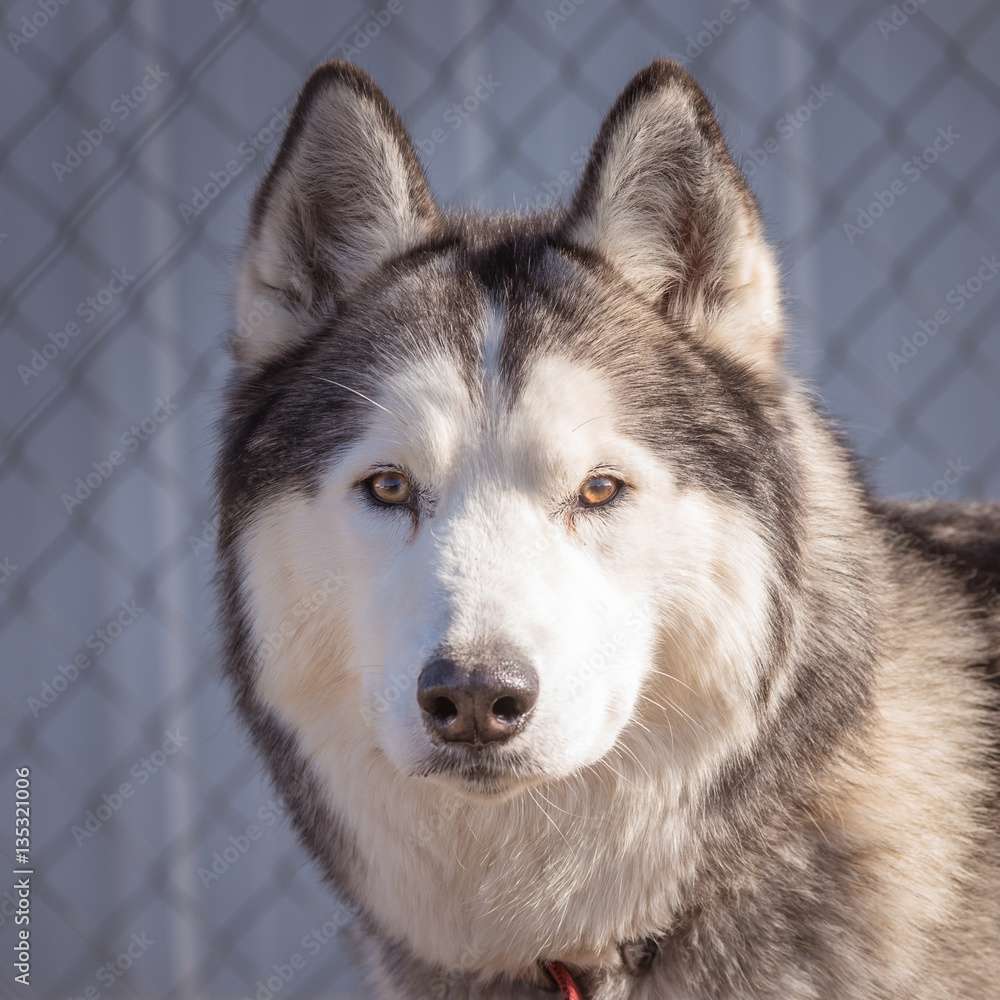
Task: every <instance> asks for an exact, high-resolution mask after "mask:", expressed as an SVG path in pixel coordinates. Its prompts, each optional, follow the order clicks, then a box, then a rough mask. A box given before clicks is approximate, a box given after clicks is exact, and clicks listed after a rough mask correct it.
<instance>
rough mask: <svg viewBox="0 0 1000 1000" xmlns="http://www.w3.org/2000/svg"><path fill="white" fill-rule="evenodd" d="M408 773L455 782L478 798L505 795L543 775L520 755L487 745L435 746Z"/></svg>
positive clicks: (452, 785) (453, 784) (449, 783)
mask: <svg viewBox="0 0 1000 1000" xmlns="http://www.w3.org/2000/svg"><path fill="white" fill-rule="evenodd" d="M411 774H412V775H413V776H414V777H419V778H435V779H437V780H439V781H444V782H446V783H447V784H448V785H449V786H451V787H453V788H454V787H455V786H456V785H457V786H458V787H459V788H461V789H462V790H463V791H465V792H467V793H468V794H470V795H474V796H476V797H480V798H507V797H508V796H510V795H513V794H515V793H516V792H518V791H520V790H521V789H522V788H525V787H527V786H529V785H533V784H535V783H537V782H538V781H541V780H543V779H544V778H545V775H544V774H543V773H542V772H541V771H540V770H539V769H538V767H537V765H535V764H533V763H532V762H531V761H529V760H528V759H527V758H526V757H525V756H524V755H523V754H520V753H517V752H516V751H511V750H504V751H499V750H498V749H497V748H496V747H489V746H487V747H475V746H464V747H442V748H437V749H435V750H434V752H432V753H431V754H429V755H428V756H427V757H425V758H424V760H423V761H421V763H420V764H418V765H417V767H415V768H414V769H413V771H411Z"/></svg>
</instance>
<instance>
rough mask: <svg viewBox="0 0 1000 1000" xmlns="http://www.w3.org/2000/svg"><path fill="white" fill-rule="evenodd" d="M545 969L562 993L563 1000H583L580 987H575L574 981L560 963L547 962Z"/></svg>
mask: <svg viewBox="0 0 1000 1000" xmlns="http://www.w3.org/2000/svg"><path fill="white" fill-rule="evenodd" d="M545 968H546V969H547V970H548V973H549V975H550V976H551V977H552V978H553V979H554V980H555V981H556V983H557V984H558V986H559V989H560V990H561V991H562V995H563V1000H583V994H582V993H581V992H580V987H579V986H577V985H576V981H575V980H574V979H573V977H572V976H571V975H570V972H569V969H567V968H566V966H565V965H563V964H562V962H549V963H547V964H546V966H545Z"/></svg>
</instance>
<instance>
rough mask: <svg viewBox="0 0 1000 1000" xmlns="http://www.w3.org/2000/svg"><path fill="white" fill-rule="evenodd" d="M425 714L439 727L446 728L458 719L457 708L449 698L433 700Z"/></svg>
mask: <svg viewBox="0 0 1000 1000" xmlns="http://www.w3.org/2000/svg"><path fill="white" fill-rule="evenodd" d="M427 714H428V715H429V716H430V717H431V718H432V719H433V720H434V721H435V722H436V723H437V724H438V725H439V726H447V725H448V723H449V722H454V721H455V719H457V718H458V706H457V705H456V704H455V703H454V702H453V701H452V700H451V699H450V698H443V697H440V698H435V699H434V701H433V702H432V703H431V706H430V708H429V709H428V711H427Z"/></svg>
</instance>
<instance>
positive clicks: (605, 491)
mask: <svg viewBox="0 0 1000 1000" xmlns="http://www.w3.org/2000/svg"><path fill="white" fill-rule="evenodd" d="M621 486H622V484H621V481H620V480H618V479H614V478H612V477H611V476H591V477H590V479H588V480H587V481H586V482H585V483H584V484H583V485H582V486H581V487H580V503H581V504H583V506H584V507H599V506H600V505H601V504H602V503H607V502H608V501H609V500H611V499H612V498H613V497H614V496H615V495H616V494H617V493H618V491H619V490H620V489H621Z"/></svg>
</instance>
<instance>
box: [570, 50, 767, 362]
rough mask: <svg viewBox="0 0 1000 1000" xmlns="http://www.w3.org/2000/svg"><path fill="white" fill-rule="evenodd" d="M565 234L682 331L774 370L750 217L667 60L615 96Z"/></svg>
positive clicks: (741, 184)
mask: <svg viewBox="0 0 1000 1000" xmlns="http://www.w3.org/2000/svg"><path fill="white" fill-rule="evenodd" d="M565 226H566V229H565V232H564V235H565V236H566V237H567V238H568V239H569V240H570V241H571V242H575V243H576V244H578V245H580V246H582V247H585V248H587V249H590V250H594V251H597V252H598V253H599V254H601V255H602V256H603V257H604V258H605V259H607V260H608V261H610V262H611V263H612V264H614V265H615V266H616V267H617V268H618V269H619V270H620V272H621V273H622V274H623V275H624V276H625V277H626V278H627V279H628V280H629V282H631V284H632V285H633V286H634V287H635V288H636V289H638V291H639V292H640V293H641V294H642V295H644V296H645V297H647V298H648V299H650V300H651V301H652V302H654V303H655V304H656V306H657V307H658V308H659V309H661V310H663V311H664V312H665V313H666V315H667V316H668V317H669V318H670V319H671V320H672V321H674V322H676V323H677V324H678V325H679V326H680V327H681V328H682V329H685V330H689V331H691V332H692V333H693V334H695V335H697V336H701V337H703V338H704V339H705V340H706V341H707V342H709V343H711V344H712V345H713V346H715V347H718V348H721V349H722V350H724V351H726V352H727V353H729V354H736V355H737V356H738V357H740V358H741V359H743V360H744V361H745V362H748V363H750V364H751V365H754V366H762V367H764V368H770V367H773V365H774V362H775V360H776V356H777V354H778V351H779V348H780V341H781V330H782V318H781V301H780V286H779V279H778V270H777V267H776V265H775V261H774V257H773V255H772V252H771V249H770V247H769V246H768V245H767V242H766V241H765V239H764V233H763V224H762V222H761V217H760V210H759V209H758V207H757V202H756V200H755V199H754V197H753V195H752V194H751V192H750V189H749V188H748V186H747V184H746V181H745V180H744V179H743V177H742V175H741V174H740V172H739V170H738V169H737V167H736V165H735V164H734V163H733V161H732V158H731V157H730V156H729V152H728V151H727V149H726V145H725V142H724V140H723V138H722V132H721V131H720V129H719V125H718V122H716V120H715V116H714V114H713V113H712V106H711V104H710V103H709V100H708V98H707V97H706V96H705V94H704V93H703V92H702V90H701V88H700V87H699V86H698V84H696V83H695V82H694V80H693V78H692V77H691V75H690V74H689V73H688V72H687V71H686V70H685V69H683V68H682V67H681V66H679V65H678V64H677V63H673V62H666V61H664V60H659V61H657V62H654V63H653V64H652V65H650V66H647V67H646V69H644V70H642V71H641V72H639V73H638V74H637V75H636V76H635V77H633V78H632V80H631V82H630V83H629V84H628V86H627V87H626V88H625V90H624V91H623V93H622V95H621V96H620V97H619V98H618V100H617V102H616V103H615V105H614V107H613V108H612V109H611V111H610V112H609V113H608V115H607V117H606V118H605V119H604V123H603V124H602V126H601V130H600V132H599V133H598V136H597V139H596V140H595V142H594V147H593V150H592V151H591V154H590V161H589V162H588V164H587V167H586V170H585V172H584V175H583V179H582V180H581V182H580V186H579V188H578V190H577V191H576V194H575V196H574V199H573V202H572V204H571V205H570V208H569V211H568V214H567V219H566V223H565Z"/></svg>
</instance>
